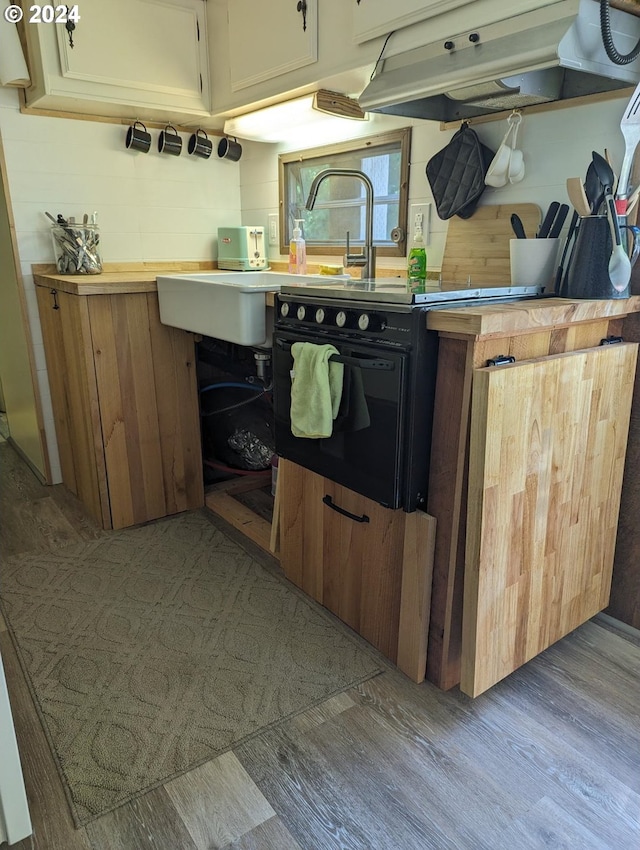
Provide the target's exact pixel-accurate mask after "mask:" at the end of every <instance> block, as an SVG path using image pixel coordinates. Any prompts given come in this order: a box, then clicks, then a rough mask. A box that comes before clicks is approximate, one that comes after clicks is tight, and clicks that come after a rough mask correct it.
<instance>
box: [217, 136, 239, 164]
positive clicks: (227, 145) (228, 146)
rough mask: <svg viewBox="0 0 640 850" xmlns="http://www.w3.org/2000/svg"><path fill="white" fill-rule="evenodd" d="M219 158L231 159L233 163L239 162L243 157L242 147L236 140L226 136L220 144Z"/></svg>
mask: <svg viewBox="0 0 640 850" xmlns="http://www.w3.org/2000/svg"><path fill="white" fill-rule="evenodd" d="M218 156H219V157H220V159H230V160H231V162H237V161H238V160H239V159H240V157H241V156H242V145H240V144H238V142H236V141H235V140H234V141H231V139H227V137H226V136H225V137H224V138H222V139H220V142H219V143H218Z"/></svg>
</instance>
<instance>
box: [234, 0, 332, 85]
mask: <svg viewBox="0 0 640 850" xmlns="http://www.w3.org/2000/svg"><path fill="white" fill-rule="evenodd" d="M299 5H300V6H301V4H299V3H298V0H271V2H270V3H256V2H255V0H229V4H228V19H229V64H230V76H231V91H234V92H235V91H239V90H241V89H245V88H248V87H249V86H253V85H255V84H256V83H261V82H263V81H264V80H270V79H272V78H273V77H277V76H279V75H280V74H285V73H286V72H287V71H295V70H296V68H302V67H304V66H305V65H310V64H312V63H313V62H316V61H317V59H318V0H306V2H305V4H304V7H305V9H306V12H305V13H304V15H303V9H302V6H301V8H300V9H298V6H299Z"/></svg>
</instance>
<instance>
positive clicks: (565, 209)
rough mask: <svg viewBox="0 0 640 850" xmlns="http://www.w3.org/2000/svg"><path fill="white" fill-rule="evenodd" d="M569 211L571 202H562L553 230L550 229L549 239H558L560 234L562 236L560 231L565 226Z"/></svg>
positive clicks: (552, 226)
mask: <svg viewBox="0 0 640 850" xmlns="http://www.w3.org/2000/svg"><path fill="white" fill-rule="evenodd" d="M568 213H569V204H560V206H559V207H558V212H557V214H556V217H555V218H554V220H553V224H552V225H551V230H550V231H549V239H557V238H558V236H560V231H561V230H562V228H563V226H564V223H565V220H566V218H567V215H568Z"/></svg>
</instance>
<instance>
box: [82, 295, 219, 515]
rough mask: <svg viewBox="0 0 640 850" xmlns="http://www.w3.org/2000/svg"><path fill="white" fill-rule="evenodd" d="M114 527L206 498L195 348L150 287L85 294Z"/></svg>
mask: <svg viewBox="0 0 640 850" xmlns="http://www.w3.org/2000/svg"><path fill="white" fill-rule="evenodd" d="M86 300H87V302H88V308H89V318H90V323H91V341H92V347H93V358H94V363H95V373H96V381H97V392H98V402H99V408H100V421H101V424H102V434H103V441H104V455H105V464H106V474H107V480H108V488H109V499H110V505H111V519H112V523H113V527H114V528H122V527H125V526H129V525H134V524H136V523H140V522H147V521H148V520H151V519H157V518H158V517H162V516H167V515H168V514H172V513H176V512H178V511H183V510H187V509H188V508H194V507H200V506H201V505H202V504H203V503H204V493H203V484H202V461H201V449H200V435H199V420H198V397H197V386H196V379H195V350H194V342H193V337H192V335H191V334H188V333H185V332H184V331H179V330H177V329H175V328H168V327H165V326H164V325H161V323H160V319H159V313H158V297H157V295H156V294H155V293H134V294H128V295H91V296H89V297H88V298H87V299H86Z"/></svg>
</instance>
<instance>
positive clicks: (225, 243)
mask: <svg viewBox="0 0 640 850" xmlns="http://www.w3.org/2000/svg"><path fill="white" fill-rule="evenodd" d="M218 268H219V269H231V270H232V271H236V272H250V271H260V269H266V268H267V258H266V255H265V250H264V227H258V226H253V227H219V228H218Z"/></svg>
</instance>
